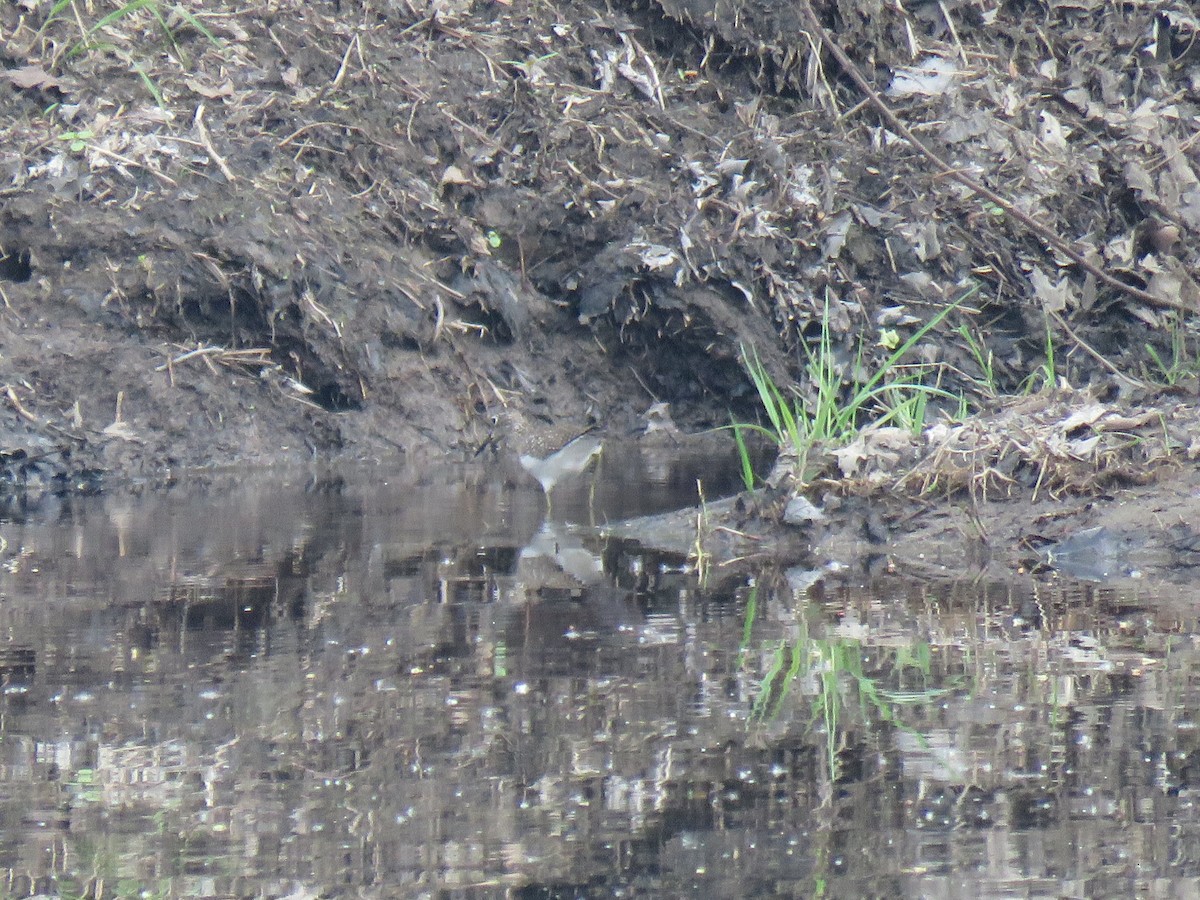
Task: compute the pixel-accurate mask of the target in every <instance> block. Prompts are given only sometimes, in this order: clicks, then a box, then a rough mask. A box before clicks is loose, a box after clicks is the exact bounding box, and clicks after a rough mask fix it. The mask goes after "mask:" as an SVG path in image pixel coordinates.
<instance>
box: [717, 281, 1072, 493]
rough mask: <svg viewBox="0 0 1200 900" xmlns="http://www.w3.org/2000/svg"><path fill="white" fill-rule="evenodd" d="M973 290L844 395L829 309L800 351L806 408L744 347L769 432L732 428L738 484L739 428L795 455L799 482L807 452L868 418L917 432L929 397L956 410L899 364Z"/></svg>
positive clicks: (837, 442) (850, 436) (805, 473)
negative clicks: (809, 396)
mask: <svg viewBox="0 0 1200 900" xmlns="http://www.w3.org/2000/svg"><path fill="white" fill-rule="evenodd" d="M978 290H979V286H978V285H976V286H974V287H972V288H971V289H970V290H968V291H967V292H966V293H964V294H963V295H962V296H961V297H959V298H958V299H957V300H955V301H953V302H952V303H950V304H948V305H947V306H946V307H945V308H944V309H942V310H941V311H940V312H938V314H937V315H935V316H934V317H933V318H932V319H930V320H929V321H928V322H926V323H925V324H924V325H922V326H921V327H920V328H919V329H917V331H915V332H914V333H913V334H912V335H911V336H910V337H909V338H908V339H907V340H906V341H904V342H903V343H902V344H900V345H899V346H898V347H896V349H895V350H894V351H893V352H892V354H891V355H890V356H889V357H888V358H887V360H885V361H884V363H883V365H882V366H881V367H880V368H879V370H878V371H876V372H875V374H874V375H872V376H871V377H870V378H869V379H868V380H867V381H866V382H865V383H864V384H862V385H860V386H859V387H858V388H857V389H856V390H854V391H853V392H852V393H851V394H850V395H849V396H848V397H846V396H845V392H844V391H843V387H842V379H841V375H840V374H839V371H838V367H837V360H836V354H835V353H834V349H833V338H832V335H831V333H830V329H829V309H828V305H826V309H825V314H824V315H823V316H822V318H821V336H820V339H819V340H818V342H817V346H816V348H815V349H813V348H810V347H807V346H806V348H805V350H806V352H807V354H808V364H807V367H806V368H807V374H808V377H809V382H810V384H811V386H812V387H813V388H814V389H815V391H816V396H815V399H813V400H812V401H810V402H805V400H804V398H803V397H802V396H801V394H800V392H799V390H798V389H797V388H796V387H795V386H789V388H788V390H787V391H786V392H785V391H784V390H783V389H782V388H780V386H779V385H778V384H776V383H775V381H774V380H773V379H772V378H771V376H770V374H769V373H768V372H767V370H766V368H765V367H764V366H763V364H762V361H761V360H760V359H759V357H758V353H757V352H756V351H755V350H754V349H753V348H750V349H749V350H748V349H747V348H746V347H745V346H743V347H742V364H743V365H744V366H745V369H746V372H747V373H748V374H749V376H750V380H751V382H752V383H753V384H754V389H755V391H756V392H757V393H758V399H759V403H760V406H761V409H762V412H763V415H764V417H765V418H766V420H767V422H768V423H769V427H766V426H762V425H752V424H737V423H735V424H734V426H733V429H734V438H735V440H736V441H737V446H738V452H739V454H740V457H741V467H742V477H743V480H745V481H747V482H749V481H752V478H751V477H750V476H748V475H747V472H748V471H752V470H751V468H750V461H749V456H748V454H747V452H746V444H745V440H744V436H743V433H742V430H743V429H750V430H753V431H757V432H759V433H760V434H763V435H765V436H766V437H767V438H768V439H769V440H770V441H772V442H773V443H774V444H775V445H776V446H777V447H778V448H779V450H780V452H781V453H785V454H789V455H791V456H793V457H794V458H795V466H794V474H795V477H796V478H797V480H798V481H800V482H801V483H804V482H805V481H807V479H808V477H809V457H810V455H811V453H812V451H813V449H814V448H816V447H818V446H835V447H836V446H844V445H846V444H849V443H850V442H851V441H853V440H854V438H855V436H856V435H857V434H858V432H859V430H860V428H861V427H862V424H863V423H864V420H865V419H866V418H867V417H868V415H869V414H871V413H873V414H874V416H873V421H874V423H875V424H888V423H894V424H896V425H898V426H900V427H903V428H907V429H909V430H911V431H913V432H914V433H920V431H921V430H922V429H923V428H924V425H925V414H926V407H927V404H928V402H929V399H930V397H942V398H946V399H949V400H952V401H954V402H955V404H956V406H957V407H958V408H960V409H961V408H962V405H963V400H962V398H961V396H959V395H956V394H951V393H949V392H948V391H945V390H943V389H941V388H939V387H937V386H936V385H930V384H926V383H925V381H924V379H925V376H926V374H927V372H926V368H925V367H923V366H917V367H915V368H909V367H905V366H902V365H901V361H902V360H903V359H904V357H905V356H906V355H907V354H908V353H909V352H910V351H911V350H912V349H913V348H914V347H916V346H917V345H918V344H919V343H920V342H921V340H922V339H923V338H924V337H925V335H927V334H928V333H929V332H930V331H931V330H932V329H933V328H936V327H937V325H938V324H939V323H941V321H942V320H943V319H945V318H946V316H948V315H949V314H950V313H951V312H953V311H954V310H955V309H956V308H957V307H958V306H959V305H960V304H961V303H962V302H963V301H965V300H966V299H967V298H968V297H970V296H972V295H973V294H975V293H976V292H977V291H978ZM1051 364H1052V363H1051Z"/></svg>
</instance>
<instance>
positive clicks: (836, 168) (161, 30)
mask: <svg viewBox="0 0 1200 900" xmlns="http://www.w3.org/2000/svg"><path fill="white" fill-rule="evenodd" d="M813 11H814V13H815V14H816V16H817V19H818V20H819V21H817V22H816V23H815V24H814V23H813V22H811V21H810V20H807V19H806V20H805V21H808V22H809V27H807V28H806V29H805V30H798V29H797V28H796V27H795V24H796V19H794V18H793V16H794V15H799V13H797V12H795V11H793V10H792V9H791V7H788V8H787V9H786V10H785V9H784V8H783V7H780V6H779V5H778V4H773V3H750V4H738V5H730V4H724V3H715V4H712V3H704V2H686V3H679V2H675V0H671V2H663V3H661V4H657V3H650V4H620V5H618V6H616V7H610V6H608V5H604V4H596V3H590V2H585V0H578V2H565V3H558V4H554V5H548V4H531V3H523V2H519V0H517V2H512V3H500V2H497V3H464V2H456V0H451V2H437V3H434V4H431V5H429V6H425V5H422V4H419V3H415V2H413V3H408V4H392V5H389V6H388V7H386V8H377V7H376V6H374V5H372V4H352V3H340V4H299V3H274V4H269V5H261V4H260V5H254V6H251V7H238V8H236V9H235V8H233V7H226V6H224V5H221V4H218V5H206V6H205V9H204V11H203V12H202V13H197V14H196V15H195V16H191V15H190V14H189V15H187V16H179V17H176V18H173V19H169V20H164V22H162V23H161V24H160V23H158V22H156V21H155V20H154V18H153V17H152V16H151V15H150V14H149V12H148V11H145V10H142V11H140V12H139V11H133V12H129V13H125V14H121V15H117V16H114V17H109V18H102V17H101V16H99V15H98V16H97V17H96V18H95V19H94V20H91V21H88V20H84V19H79V18H68V17H59V18H51V19H50V20H49V21H47V19H48V17H50V16H51V5H50V4H47V3H42V4H36V3H35V4H24V5H21V6H13V5H9V6H6V7H4V8H3V10H0V27H2V32H3V36H4V37H3V44H2V45H0V62H2V63H3V67H4V75H5V77H4V79H3V80H2V83H0V138H2V140H0V147H2V148H3V149H0V170H2V171H3V173H4V183H3V187H0V288H2V289H3V308H2V309H0V346H2V347H3V355H2V358H0V381H2V383H3V397H2V398H0V401H2V407H3V408H2V410H0V450H3V452H4V456H3V463H4V466H3V468H4V471H5V474H6V476H7V477H8V478H9V479H10V480H12V481H14V482H21V481H22V480H30V479H32V480H33V481H35V482H37V481H45V480H50V481H52V482H53V483H54V484H56V485H58V486H60V487H65V486H71V485H75V484H77V483H78V484H81V485H85V486H90V485H91V484H92V483H93V481H92V479H93V478H94V476H95V473H109V475H110V476H111V475H114V474H115V475H119V476H134V477H144V478H150V479H159V478H161V477H163V476H164V475H166V474H168V473H173V472H177V471H181V470H187V469H194V468H197V467H211V466H221V465H229V464H246V463H249V464H259V465H262V464H274V463H280V462H285V461H290V462H295V461H304V460H310V459H313V458H320V459H334V460H336V459H345V460H349V459H355V460H363V459H368V460H372V459H373V460H379V459H389V458H394V457H400V456H407V457H409V458H414V457H415V458H430V457H437V458H444V457H455V458H474V457H477V456H479V455H481V454H491V453H499V454H517V453H521V452H523V451H525V450H527V449H530V448H536V447H538V446H552V445H553V444H554V443H555V441H556V440H558V441H561V439H562V437H563V436H564V435H569V434H574V433H578V432H579V431H580V430H582V429H584V428H588V427H599V428H601V429H602V430H603V431H604V432H605V433H608V434H618V435H630V434H634V435H636V434H638V433H640V432H642V431H644V430H645V429H646V428H647V424H648V422H647V419H646V413H647V411H648V410H650V409H651V408H652V407H653V406H654V405H655V404H659V403H666V404H669V409H670V413H671V416H672V417H673V421H674V423H675V424H676V425H677V426H678V427H679V429H680V430H681V431H682V432H684V433H696V432H702V431H704V430H706V429H711V428H714V427H719V426H722V425H725V424H727V423H728V421H729V417H730V415H731V414H732V415H734V416H736V417H738V418H741V419H744V420H752V419H755V418H756V417H757V416H758V415H759V412H758V407H757V402H756V398H755V392H754V389H753V387H752V385H751V382H750V379H749V377H748V375H747V372H746V370H745V365H744V358H743V348H753V349H754V352H755V353H757V355H758V357H759V358H760V359H761V360H762V363H763V366H764V369H765V371H766V372H767V373H769V375H770V376H771V377H772V378H774V379H776V380H777V381H778V382H779V383H780V384H783V385H790V384H795V385H797V389H798V391H799V397H800V398H801V399H802V400H805V401H811V400H812V399H813V397H814V395H815V391H816V389H817V388H816V386H814V385H813V383H812V379H811V377H810V375H811V371H810V370H811V354H812V352H813V349H814V347H816V346H818V345H819V343H820V342H821V341H822V339H823V335H827V336H828V345H829V349H830V352H831V353H832V354H834V357H835V367H834V371H835V372H836V376H837V378H838V380H839V382H840V383H841V385H842V386H843V389H844V390H845V391H846V392H848V393H849V394H852V393H853V392H854V391H855V390H856V389H857V388H859V387H861V386H862V385H863V384H864V383H866V382H867V381H868V380H869V378H870V377H871V376H872V375H873V374H874V373H875V372H877V371H879V369H880V367H881V366H883V365H884V364H885V363H886V361H887V360H888V358H889V356H890V354H891V353H892V352H893V351H894V350H895V348H896V346H897V344H898V343H900V342H902V341H903V340H904V339H905V338H906V337H908V336H910V335H912V334H913V333H914V332H915V331H917V330H918V329H919V328H921V327H922V326H923V325H924V324H925V323H927V322H929V321H930V320H932V319H934V318H935V317H937V316H938V315H939V314H941V313H943V312H944V310H945V309H946V307H947V305H948V304H951V303H953V302H954V300H955V299H956V298H959V297H962V296H963V295H964V294H966V293H967V292H968V291H974V293H972V294H971V295H970V298H969V299H968V300H966V301H964V302H963V303H961V305H960V306H958V307H957V308H955V309H954V310H953V311H952V313H951V314H949V315H946V316H945V317H944V318H943V319H939V320H938V325H937V327H936V328H935V329H934V330H932V331H931V332H930V333H929V334H928V335H926V336H925V337H924V338H923V339H922V340H921V342H920V343H919V344H918V346H917V347H916V348H915V350H914V351H913V354H912V356H911V358H909V359H906V360H905V361H904V362H905V363H906V364H909V363H911V364H913V365H915V366H916V368H914V369H905V370H903V372H902V373H901V372H899V371H898V372H897V377H899V376H901V375H902V376H903V378H905V379H911V378H915V379H921V380H924V381H925V382H927V383H930V384H936V385H937V387H938V388H939V390H942V391H944V392H945V397H944V398H943V399H938V400H935V401H934V402H933V403H932V404H931V406H930V409H929V410H928V413H927V417H928V418H927V425H929V426H931V427H932V428H936V427H940V428H941V430H940V431H932V430H931V429H927V430H926V431H925V432H924V433H921V434H920V435H919V438H916V439H914V440H913V441H909V442H908V443H907V444H904V445H903V446H901V447H900V448H899V449H897V448H896V447H894V446H893V445H892V443H893V439H892V438H891V437H889V438H888V439H887V440H886V441H883V442H882V443H879V442H877V443H876V445H873V446H868V445H866V444H863V445H862V446H859V447H857V448H855V449H853V450H851V451H850V455H849V457H847V456H846V455H845V451H844V450H843V451H842V452H843V455H842V456H840V457H837V458H836V460H831V461H830V463H829V465H828V466H827V467H826V468H825V469H824V470H822V471H821V472H820V473H818V474H820V475H821V476H823V477H828V476H834V477H836V478H839V479H850V480H851V481H852V482H853V484H851V485H850V487H851V488H852V489H853V490H855V491H859V490H860V489H861V488H862V486H863V485H864V484H865V485H866V487H867V489H866V491H865V492H866V493H868V494H870V493H872V492H878V491H879V490H880V489H882V488H884V487H889V486H888V485H886V484H885V478H884V476H885V475H890V474H894V473H895V472H896V471H899V470H900V469H903V472H904V473H905V474H906V475H910V476H912V475H913V473H914V472H916V473H917V474H916V475H915V476H913V478H912V480H910V481H908V482H906V483H905V484H904V485H903V489H904V491H905V492H906V493H909V494H923V495H927V496H933V497H937V496H943V495H946V494H949V495H953V496H977V495H978V494H979V493H980V492H981V491H982V492H983V493H989V492H990V495H991V496H995V494H996V491H997V490H1000V489H1003V490H1004V491H1005V492H1007V493H1013V494H1016V495H1021V496H1032V495H1033V493H1031V492H1036V491H1037V490H1038V489H1044V490H1054V491H1071V492H1073V493H1076V494H1077V493H1079V492H1080V491H1084V492H1087V491H1092V492H1095V491H1097V490H1100V491H1104V490H1112V489H1114V487H1115V488H1120V487H1122V486H1124V485H1126V484H1129V483H1131V482H1134V481H1137V480H1140V479H1142V478H1143V477H1144V476H1145V475H1146V473H1147V472H1150V471H1152V470H1154V469H1155V468H1156V467H1159V466H1161V465H1162V464H1163V463H1164V461H1167V462H1169V463H1170V464H1172V465H1174V464H1186V463H1187V460H1188V459H1189V458H1190V456H1191V455H1192V453H1191V450H1192V447H1191V439H1190V437H1189V436H1188V433H1189V432H1190V429H1191V425H1192V415H1191V410H1192V409H1193V408H1194V406H1195V403H1194V397H1195V355H1194V353H1195V340H1194V337H1193V331H1192V328H1193V324H1194V323H1193V321H1192V319H1193V317H1192V312H1193V310H1194V309H1195V308H1196V303H1197V298H1198V297H1200V291H1198V290H1197V288H1196V285H1195V283H1194V281H1193V279H1192V276H1191V274H1190V272H1193V271H1195V270H1196V267H1197V263H1198V262H1200V259H1198V258H1197V254H1198V250H1197V246H1196V242H1195V234H1196V231H1197V229H1198V228H1200V212H1197V211H1198V210H1200V179H1197V176H1196V171H1197V169H1196V166H1197V165H1198V164H1200V160H1198V159H1197V150H1196V148H1195V146H1194V142H1193V141H1191V140H1190V131H1189V125H1188V124H1187V123H1189V122H1191V121H1192V120H1193V118H1194V115H1195V112H1196V100H1197V92H1198V88H1200V68H1198V66H1197V61H1196V59H1195V58H1194V54H1193V53H1192V52H1191V51H1190V50H1189V49H1188V48H1189V47H1190V46H1191V43H1190V41H1191V39H1193V38H1194V37H1195V36H1196V23H1195V21H1194V19H1192V18H1191V17H1189V16H1188V15H1185V14H1183V13H1179V12H1177V11H1172V10H1167V11H1160V12H1156V11H1154V10H1149V9H1139V10H1136V11H1133V12H1129V11H1127V10H1118V9H1109V8H1107V7H1105V8H1096V9H1090V8H1079V7H1070V8H1066V7H1063V8H1056V9H1055V10H1054V11H1053V12H1052V13H1051V14H1050V18H1049V19H1047V20H1045V21H1041V20H1039V21H1038V22H1036V23H1034V22H1032V21H1031V20H1030V19H1029V17H1028V16H1026V15H1025V14H1024V13H1023V12H1022V11H1020V10H1019V9H1008V8H1005V7H994V8H988V9H982V8H979V9H977V8H974V7H972V8H970V9H962V10H957V11H951V10H949V9H947V8H945V7H944V6H941V5H938V4H926V5H923V6H920V7H919V8H916V9H914V10H911V11H902V10H897V9H891V8H888V9H880V8H875V7H873V6H872V7H870V8H868V7H867V6H864V5H863V4H855V3H849V4H847V3H818V4H814V6H813ZM801 12H802V11H801ZM822 31H823V32H824V34H822V33H821V32H822ZM822 40H824V41H825V44H824V45H823V46H822V44H821V41H822ZM831 40H832V42H833V44H831V43H830V41H831ZM834 45H836V47H840V48H843V49H844V50H845V51H846V52H848V53H849V57H847V58H846V59H839V58H838V54H837V53H836V52H831V51H832V50H833V49H834ZM864 84H865V85H866V88H867V89H868V90H869V93H868V92H866V91H865V90H864V87H863V85H864ZM910 138H912V139H913V140H910ZM914 141H915V142H914ZM918 143H919V146H918ZM939 164H940V165H944V166H945V167H948V169H949V170H953V172H963V173H966V174H967V176H969V179H972V180H973V182H974V183H977V184H978V185H979V186H980V189H981V190H983V191H984V193H980V191H979V190H973V189H972V188H970V186H969V185H970V183H972V182H971V181H968V182H966V183H964V182H963V181H961V180H958V181H955V180H954V178H951V177H948V176H947V175H946V174H945V172H946V169H942V172H943V174H942V175H939V174H938V172H939V168H940V165H939ZM993 198H995V199H993ZM997 200H998V201H999V202H997ZM1030 221H1032V223H1033V225H1032V226H1031V225H1030V224H1029V222H1030ZM822 323H826V325H825V326H824V330H823V325H822ZM1063 385H1071V386H1073V387H1074V388H1076V389H1086V391H1087V393H1086V394H1077V395H1072V397H1073V399H1069V400H1066V401H1061V402H1058V405H1057V406H1054V404H1053V403H1050V402H1046V403H1043V404H1042V406H1041V407H1039V409H1038V410H1036V411H1035V412H1033V413H1030V414H1025V413H1020V412H1018V413H1015V414H1014V413H1013V412H1012V411H1011V410H1012V409H1013V407H1012V406H1011V405H1008V406H1006V405H1002V404H1000V401H999V398H1003V397H1004V396H1007V395H1011V394H1014V393H1034V394H1038V393H1039V392H1041V391H1043V390H1044V389H1047V388H1061V387H1062V386H1063ZM947 398H958V399H947ZM1089 404H1091V407H1089V406H1088V405H1089ZM1096 404H1100V406H1101V407H1102V409H1101V411H1100V412H1097V413H1096V414H1095V415H1094V416H1092V417H1091V418H1089V419H1087V420H1082V419H1079V418H1078V412H1079V409H1080V408H1081V407H1082V408H1094V406H1095V405H1096ZM1048 408H1049V409H1052V411H1051V412H1046V409H1048ZM884 411H885V408H881V407H880V406H879V405H878V404H872V406H871V408H869V409H865V410H864V418H869V417H870V416H871V415H877V414H880V413H882V412H884ZM964 411H966V412H967V413H968V414H969V415H971V416H974V418H968V419H967V420H966V421H965V422H964V421H963V420H962V419H961V418H960V416H961V414H962V413H963V412H964ZM1038 415H1042V416H1043V420H1044V421H1040V425H1041V427H1040V430H1038V431H1037V434H1036V436H1034V437H1030V435H1029V433H1028V429H1027V430H1026V431H1025V432H1022V431H1021V429H1022V428H1026V426H1027V425H1028V422H1030V421H1032V420H1036V419H1037V416H1038ZM1054 416H1057V418H1053V417H1054ZM1106 417H1107V418H1106ZM1105 422H1107V425H1106V424H1105ZM1114 423H1115V424H1114ZM1162 423H1165V426H1163V427H1160V425H1162ZM972 429H973V430H972ZM916 431H917V432H920V429H919V428H918V429H916ZM1014 434H1015V435H1016V437H1013V435H1014ZM1093 438H1094V440H1093ZM964 441H965V442H967V443H966V449H964V444H963V442H964ZM902 443H903V442H902ZM964 459H966V463H965V464H964V462H963V460H964ZM923 460H932V461H933V462H932V463H929V464H928V465H932V466H933V468H927V469H925V470H923V471H920V472H918V471H917V468H918V467H919V466H920V465H921V464H922V461H923ZM1095 472H1101V473H1103V480H1102V481H1101V482H1096V481H1095V479H1094V478H1092V477H1091V476H1090V475H1089V473H1095ZM1047 473H1049V474H1050V476H1051V477H1050V478H1049V480H1047V479H1046V475H1047ZM54 479H59V480H58V481H56V482H55V481H54ZM889 489H892V488H889ZM1059 496H1063V494H1061V493H1060V494H1059Z"/></svg>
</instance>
